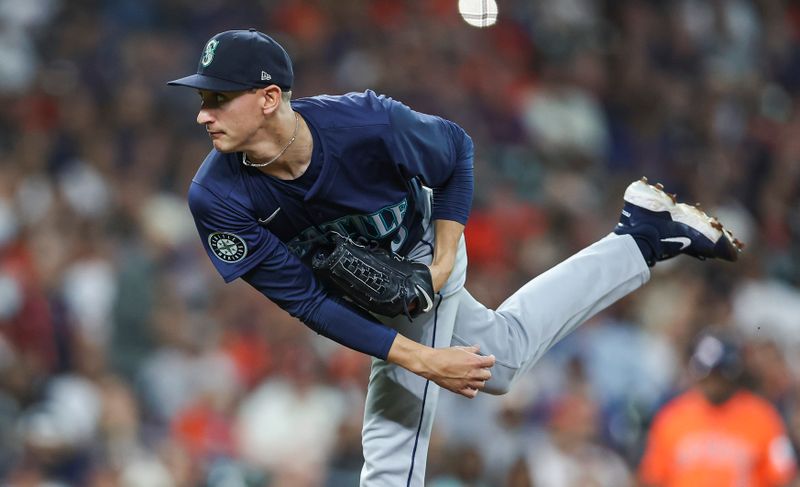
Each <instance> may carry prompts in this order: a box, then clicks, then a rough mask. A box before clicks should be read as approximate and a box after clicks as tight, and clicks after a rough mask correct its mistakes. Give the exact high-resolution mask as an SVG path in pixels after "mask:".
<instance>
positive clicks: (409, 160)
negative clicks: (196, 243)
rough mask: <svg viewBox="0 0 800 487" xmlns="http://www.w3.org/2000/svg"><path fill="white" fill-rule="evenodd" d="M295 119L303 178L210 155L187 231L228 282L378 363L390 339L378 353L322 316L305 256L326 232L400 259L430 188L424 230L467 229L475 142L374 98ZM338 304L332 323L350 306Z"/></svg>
mask: <svg viewBox="0 0 800 487" xmlns="http://www.w3.org/2000/svg"><path fill="white" fill-rule="evenodd" d="M292 108H293V109H294V110H295V111H297V112H298V113H300V114H301V115H302V116H303V118H304V119H305V121H306V122H307V124H308V126H309V128H310V130H311V135H312V137H313V143H314V150H313V152H312V160H311V164H310V166H309V169H308V170H307V174H304V175H303V176H301V178H298V180H294V181H284V180H280V179H278V178H275V177H273V176H270V175H267V174H264V173H263V172H261V171H259V170H258V169H257V168H252V167H247V166H244V165H243V164H242V162H241V161H242V154H241V153H231V154H223V153H220V152H217V151H216V150H212V151H211V152H210V153H209V155H208V157H206V160H205V161H204V162H203V164H202V165H201V167H200V169H199V170H198V172H197V174H196V175H195V177H194V179H193V180H192V184H191V187H190V189H189V206H190V209H191V211H192V215H193V216H194V219H195V224H196V225H197V229H198V231H199V233H200V236H201V238H202V241H203V245H204V246H205V249H206V252H208V255H209V257H210V258H211V260H212V262H213V263H214V266H215V267H216V269H217V270H218V271H219V273H220V274H221V275H222V277H223V278H224V279H225V281H226V282H230V281H232V280H234V279H236V278H239V277H245V279H246V280H248V282H250V283H251V284H253V285H254V286H256V287H257V288H258V289H259V290H260V291H261V292H263V293H264V294H265V295H266V296H267V297H269V298H270V299H271V300H273V301H275V302H276V303H277V304H278V305H280V306H281V307H282V308H284V309H285V310H287V311H288V312H289V313H290V314H292V315H293V316H295V317H298V318H300V319H301V320H302V321H303V322H304V323H306V324H307V325H309V326H310V327H311V328H312V329H315V330H316V331H318V332H320V333H323V334H325V335H326V336H329V337H331V338H333V339H335V340H337V341H339V342H340V343H343V344H345V345H347V346H350V347H351V348H356V349H358V350H361V351H365V352H367V353H370V354H372V355H375V356H379V357H381V358H383V357H385V353H386V352H388V345H391V341H389V342H388V345H386V343H385V342H386V341H387V340H389V339H392V340H393V338H394V334H391V333H388V332H385V331H383V330H381V332H380V333H379V334H382V335H381V337H382V338H381V340H380V341H381V343H382V347H383V348H381V349H380V350H379V349H378V348H376V347H375V346H373V344H371V343H366V344H365V341H364V336H363V332H361V331H357V332H356V334H357V335H359V336H356V337H351V336H349V334H348V333H344V332H343V330H337V329H335V328H336V327H337V326H340V325H339V324H338V322H339V321H341V318H342V317H341V316H337V319H336V320H334V319H332V316H329V313H330V309H332V308H334V306H333V305H332V303H327V305H325V306H323V304H325V303H326V300H331V299H332V298H331V297H330V296H328V295H327V293H326V292H325V290H324V289H323V288H322V286H321V285H320V284H319V283H318V282H317V280H316V279H315V277H314V275H313V273H312V271H311V269H310V268H309V266H308V260H309V257H310V254H311V251H312V249H313V248H314V246H315V245H316V244H318V243H319V242H320V241H321V240H322V239H323V238H324V234H325V233H326V232H328V231H330V230H335V231H337V232H339V233H342V234H348V235H350V236H351V237H352V238H354V239H360V240H367V241H370V242H374V243H375V244H376V245H379V246H382V247H384V248H388V249H391V250H393V251H396V252H399V253H401V254H405V253H406V252H408V251H409V250H410V249H411V248H413V246H414V245H416V244H417V243H418V242H419V239H420V237H421V235H422V232H423V228H422V223H423V221H422V218H423V216H422V204H423V202H422V201H421V200H420V199H421V197H422V195H424V194H425V193H424V192H422V190H421V185H425V186H428V187H431V188H433V195H434V201H433V214H432V219H446V220H454V221H458V222H460V223H466V220H467V217H468V215H469V210H470V204H471V199H472V159H473V148H472V141H471V140H470V138H469V136H468V135H467V134H466V133H465V132H464V131H463V129H461V128H460V127H459V126H458V125H456V124H454V123H452V122H450V121H447V120H444V119H442V118H439V117H436V116H432V115H425V114H421V113H418V112H415V111H413V110H411V109H409V108H408V107H407V106H405V105H403V104H402V103H399V102H397V101H394V100H392V99H391V98H388V97H384V96H379V95H376V94H375V93H374V92H372V91H367V92H364V93H351V94H347V95H342V96H317V97H312V98H302V99H298V100H296V101H294V102H292ZM337 303H338V304H337V305H336V306H335V308H336V309H337V311H336V313H340V312H342V310H341V309H340V308H341V306H344V307H347V305H344V304H342V303H341V302H338V301H337ZM326 310H327V311H326ZM358 316H360V317H361V319H366V317H364V315H363V314H361V313H359V314H358ZM331 327H334V329H331ZM373 328H376V329H379V328H380V327H378V325H375V326H374V327H373ZM370 333H373V334H374V333H375V332H374V330H373V332H370ZM377 336H378V335H374V336H372V338H373V339H377ZM353 340H355V342H353Z"/></svg>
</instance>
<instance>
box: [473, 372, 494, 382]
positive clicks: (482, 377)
mask: <svg viewBox="0 0 800 487" xmlns="http://www.w3.org/2000/svg"><path fill="white" fill-rule="evenodd" d="M475 378H476V379H480V380H484V381H486V380H489V379H491V378H492V371H491V370H489V369H479V370H478V371H476V372H475Z"/></svg>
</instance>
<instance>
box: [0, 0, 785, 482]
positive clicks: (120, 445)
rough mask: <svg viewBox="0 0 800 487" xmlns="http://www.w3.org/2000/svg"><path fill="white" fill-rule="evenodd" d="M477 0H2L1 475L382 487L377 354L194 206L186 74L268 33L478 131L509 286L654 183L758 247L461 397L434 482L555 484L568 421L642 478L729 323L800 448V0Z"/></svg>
mask: <svg viewBox="0 0 800 487" xmlns="http://www.w3.org/2000/svg"><path fill="white" fill-rule="evenodd" d="M456 3H457V2H456V1H455V0H405V1H400V0H374V1H367V0H347V1H344V0H319V1H313V0H283V1H280V2H278V1H268V0H264V1H261V2H250V1H244V0H225V1H223V0H206V1H202V2H197V1H190V0H105V1H101V0H0V106H2V109H0V485H4V486H5V485H8V486H26V487H27V486H35V487H44V486H47V487H56V486H58V487H60V486H91V487H112V486H118V487H138V486H148V487H149V486H153V487H162V486H163V487H168V486H175V487H188V486H233V487H238V486H265V485H268V486H292V487H303V486H333V487H336V486H349V485H355V484H356V480H355V479H357V475H358V471H359V469H360V464H361V452H360V423H361V415H362V404H363V399H364V393H365V384H366V381H367V374H368V366H369V360H368V358H367V357H364V356H362V355H360V354H358V353H355V352H351V351H349V350H347V349H344V348H343V347H340V346H338V345H336V344H333V343H332V342H328V341H326V340H324V339H321V338H319V337H317V336H315V335H314V334H313V333H312V332H310V331H309V330H308V329H307V328H306V327H304V326H303V325H302V324H300V323H298V322H296V321H295V320H293V319H291V318H290V317H288V315H286V314H285V313H284V312H282V311H281V310H280V309H278V308H277V307H276V306H274V305H273V304H271V303H270V302H268V301H267V300H266V299H264V298H263V297H262V296H261V295H259V294H258V293H257V292H255V291H253V290H252V289H250V288H249V287H248V286H247V285H246V284H244V283H241V282H236V283H233V284H230V285H224V284H223V282H222V279H221V278H219V277H218V275H217V274H216V273H215V271H214V270H213V268H212V266H211V265H210V262H209V261H208V258H207V256H206V255H205V253H204V252H203V250H202V248H201V245H200V242H199V239H198V237H197V235H196V234H195V231H194V227H193V223H192V221H191V218H190V215H189V213H188V209H187V206H186V201H185V195H186V191H187V188H188V185H189V181H190V179H191V177H192V175H193V174H194V172H195V170H196V169H197V167H198V165H199V164H200V162H201V161H202V160H203V158H204V157H205V155H206V153H207V151H208V150H209V148H210V144H209V141H208V139H207V137H206V135H205V132H204V130H202V128H200V127H198V126H197V125H196V124H195V122H194V119H195V115H196V110H197V108H198V100H197V95H196V94H195V93H193V92H192V91H191V90H185V89H174V88H168V87H166V86H165V82H166V81H167V80H170V79H174V78H176V77H179V76H182V75H185V74H188V73H190V72H192V70H194V69H195V67H196V63H197V60H198V57H199V55H200V53H201V51H202V48H203V46H204V45H205V42H206V41H207V39H208V38H209V37H210V36H211V35H213V34H214V33H216V32H219V31H222V30H228V29H231V28H246V27H251V26H252V27H256V28H258V29H260V30H263V31H265V32H268V33H270V34H272V35H274V36H275V37H276V38H277V39H278V40H279V41H280V42H282V43H283V44H284V45H285V47H286V48H287V50H288V51H289V53H290V54H291V56H292V57H293V59H294V63H295V74H296V86H295V89H294V96H295V97H302V96H309V95H315V94H319V93H329V94H337V93H345V92H348V91H362V90H364V89H367V88H371V89H374V90H376V91H378V92H382V93H385V94H387V95H390V96H392V97H394V98H395V99H399V100H401V101H403V102H405V103H406V104H408V105H410V106H411V107H412V108H414V109H416V110H419V111H423V112H429V113H433V114H437V115H441V116H443V117H446V118H449V119H451V120H453V121H455V122H457V123H459V124H460V125H462V126H463V127H464V128H465V129H466V130H467V131H468V132H469V133H470V134H471V135H472V137H473V139H474V141H475V144H476V159H475V170H476V176H477V177H476V194H475V201H474V209H473V212H472V217H471V220H470V223H469V225H468V227H467V237H468V240H467V242H468V246H469V253H470V259H471V260H470V261H471V264H470V268H469V277H468V288H469V289H470V290H471V292H472V293H473V294H474V295H476V296H477V297H478V298H479V299H480V300H482V301H483V302H484V303H485V304H486V305H488V306H490V307H494V306H496V305H498V304H499V303H500V302H502V300H503V299H504V298H505V297H506V296H507V295H509V294H510V293H511V292H512V291H513V290H515V289H516V288H517V287H518V286H520V285H521V284H522V283H524V282H525V281H526V280H527V279H529V278H531V277H532V276H535V275H537V274H539V273H541V272H542V271H544V270H546V269H547V268H549V267H550V266H552V265H554V264H556V263H558V262H559V261H561V260H563V259H564V258H566V257H567V256H569V255H570V254H572V253H573V252H575V251H577V250H578V249H580V248H582V247H584V246H586V245H588V244H589V243H591V242H593V241H595V240H596V239H598V238H600V237H602V236H603V235H605V234H606V233H608V232H609V231H610V230H611V229H612V227H613V225H614V224H615V223H616V220H617V215H618V212H619V210H620V208H621V195H622V191H623V190H624V188H625V186H626V184H627V183H629V182H630V181H632V180H634V179H637V178H639V177H640V176H642V175H647V176H648V177H649V178H650V180H651V182H655V181H661V182H662V183H664V185H665V186H666V187H667V189H668V190H670V191H675V192H677V193H678V194H679V195H680V196H681V197H682V198H684V199H685V200H688V201H689V202H693V201H702V202H703V204H704V208H705V209H706V210H707V211H709V212H710V213H712V214H715V215H717V216H719V217H720V219H721V220H722V221H723V222H725V223H726V224H727V225H728V226H729V227H730V228H731V229H733V230H734V232H735V233H736V234H737V235H738V236H739V237H740V238H741V239H742V240H744V241H745V242H746V243H747V248H746V251H745V252H744V253H743V254H742V256H741V260H740V262H738V263H737V264H729V263H720V262H706V263H701V262H697V261H694V260H692V259H690V258H686V257H681V258H678V259H675V260H673V261H670V262H668V263H663V264H659V265H658V266H657V268H656V269H655V271H654V273H653V277H652V280H651V282H650V283H649V284H648V285H647V286H646V287H645V288H643V289H642V290H640V291H638V292H637V293H635V294H634V295H632V296H631V297H629V298H626V299H625V300H623V301H622V302H620V303H619V304H618V305H615V306H614V307H613V308H611V309H609V310H607V311H606V312H604V313H602V314H601V315H600V316H598V317H596V318H595V319H593V320H591V322H589V323H587V324H585V325H584V326H583V327H582V328H581V329H580V330H579V331H578V332H576V333H575V334H574V335H572V336H570V337H569V338H568V339H567V340H566V341H564V342H562V343H561V344H559V345H558V346H557V347H556V348H554V349H553V350H552V351H551V352H549V353H548V355H547V356H546V357H545V358H544V359H543V360H542V362H540V363H539V364H538V365H537V367H536V368H535V369H534V371H533V372H532V373H531V375H530V377H528V378H526V380H524V381H523V382H522V383H521V384H519V385H518V386H517V388H516V389H515V390H514V392H513V393H512V394H510V395H508V396H505V397H501V398H493V397H488V396H479V398H478V399H476V400H474V401H468V400H461V399H459V398H457V397H456V396H454V395H452V394H443V395H442V399H441V404H440V410H439V416H438V419H437V423H436V428H435V436H434V441H433V443H432V446H431V451H430V455H429V457H430V458H429V467H428V476H429V479H430V482H429V483H430V485H435V486H440V487H443V486H448V487H449V486H466V485H485V486H503V485H509V486H510V485H526V484H525V483H524V480H521V479H524V478H526V477H527V478H528V479H532V478H534V477H537V476H539V477H540V478H547V477H546V473H547V471H548V468H549V467H550V466H552V465H554V464H556V463H557V460H558V458H559V455H561V456H563V455H564V454H563V452H561V453H560V451H561V450H560V449H559V448H560V446H561V445H563V444H565V442H566V443H567V444H571V445H578V446H579V447H580V448H579V449H580V451H582V452H584V454H583V457H582V458H584V460H582V461H581V462H578V463H577V464H576V465H577V466H578V467H580V468H586V469H587V471H589V472H590V473H589V474H587V475H588V477H587V478H593V479H595V481H597V479H599V478H604V479H612V480H611V484H606V483H599V482H598V483H597V484H596V485H618V486H622V485H626V482H628V481H629V480H630V478H631V477H630V476H631V475H632V473H633V472H634V471H635V469H636V468H637V465H638V462H639V460H640V457H641V454H642V448H643V442H644V441H645V438H646V433H647V431H648V426H649V424H650V421H651V420H652V417H653V414H654V412H655V411H656V410H657V409H658V408H659V407H660V406H661V405H663V403H664V402H665V401H666V400H668V399H669V398H671V397H673V396H674V395H675V394H676V393H678V392H680V391H682V390H684V389H685V388H686V387H687V386H689V385H690V384H691V378H690V377H689V374H688V369H687V366H686V364H687V351H688V349H689V346H690V344H691V343H692V342H693V340H694V337H695V336H696V334H697V332H698V331H699V330H701V329H703V328H705V327H706V326H709V325H717V326H722V327H725V328H727V329H729V330H731V331H735V332H737V333H739V334H740V335H741V336H743V337H744V338H745V348H744V352H745V354H744V356H745V364H746V372H747V378H748V383H749V386H750V387H751V388H752V389H753V390H755V391H757V392H758V393H760V394H762V395H763V396H764V397H766V398H767V399H768V400H769V401H771V402H772V404H774V405H775V406H776V407H777V408H778V410H779V411H780V413H781V414H782V416H783V419H784V420H785V422H786V425H787V428H788V429H789V433H790V437H791V440H792V442H793V444H794V446H795V447H798V446H800V401H798V399H800V395H799V393H800V375H799V374H798V369H800V354H799V353H798V351H800V348H799V345H800V344H799V343H798V342H800V333H798V330H800V323H798V322H799V321H800V288H798V286H799V285H800V197H799V196H800V111H799V110H798V108H800V107H799V106H798V102H800V97H799V96H798V95H800V5H798V4H797V2H792V1H788V0H785V1H781V0H674V1H670V2H661V1H655V0H653V1H647V0H606V1H602V0H596V1H592V0H501V1H500V2H499V8H500V15H499V18H498V23H497V24H496V25H495V26H493V27H491V28H487V29H476V28H473V27H470V26H468V25H467V24H465V23H464V22H463V21H462V19H461V18H460V17H459V15H458V12H457V8H456ZM581 448H582V449H581ZM590 469H593V470H590ZM543 472H544V473H543ZM592 472H600V473H592ZM542 475H544V477H542ZM556 482H557V479H556ZM536 485H554V486H555V485H560V484H558V483H546V481H542V482H540V483H539V484H536ZM581 485H595V484H588V483H586V484H581Z"/></svg>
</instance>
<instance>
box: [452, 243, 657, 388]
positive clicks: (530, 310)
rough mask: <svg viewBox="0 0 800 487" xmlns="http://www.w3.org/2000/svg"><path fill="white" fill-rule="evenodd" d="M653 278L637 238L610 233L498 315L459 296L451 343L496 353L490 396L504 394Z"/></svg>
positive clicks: (531, 286)
mask: <svg viewBox="0 0 800 487" xmlns="http://www.w3.org/2000/svg"><path fill="white" fill-rule="evenodd" d="M649 277H650V270H649V268H648V267H647V265H646V263H645V261H644V259H643V258H642V254H641V252H640V251H639V248H638V246H637V245H636V243H635V242H634V240H633V238H631V237H629V236H627V235H625V236H620V235H609V236H607V237H606V238H604V239H602V240H600V241H599V242H597V243H595V244H593V245H591V246H589V247H587V248H586V249H584V250H582V251H580V252H578V253H577V254H575V255H573V256H572V257H570V258H569V259H567V260H565V261H564V262H562V263H560V264H558V265H556V266H555V267H553V268H552V269H550V270H548V271H547V272H545V273H543V274H541V275H539V276H538V277H536V278H535V279H533V280H531V281H529V282H528V283H527V284H525V285H524V286H523V287H522V288H520V289H519V290H518V291H517V292H515V293H514V294H513V295H511V296H510V297H509V298H508V299H507V300H506V301H505V302H504V303H503V304H502V305H500V307H499V308H498V309H497V311H493V310H490V309H487V308H486V307H485V306H483V305H482V304H480V303H479V302H478V301H476V300H475V298H473V297H472V296H471V295H470V294H469V293H468V292H466V291H463V292H461V293H459V296H460V300H461V301H460V303H459V308H458V314H457V316H456V327H455V330H454V335H453V342H452V344H453V345H472V344H478V345H480V347H481V353H482V354H494V355H495V357H496V358H497V363H496V365H495V366H494V368H493V369H492V378H491V379H490V380H489V381H488V382H487V384H486V389H485V392H489V393H492V394H503V393H505V392H507V391H508V387H509V386H510V384H511V382H513V380H514V379H515V377H517V375H518V374H519V373H521V372H524V371H526V370H528V369H529V368H530V367H531V366H533V364H534V363H536V361H537V360H538V359H539V358H540V357H541V356H542V355H543V354H544V353H545V352H546V351H547V350H549V349H550V347H552V346H553V345H554V344H555V343H556V342H558V341H559V340H561V339H562V338H564V337H565V336H566V335H567V334H569V333H570V332H572V331H573V330H574V329H575V328H577V327H578V325H580V324H581V323H583V322H584V321H586V320H587V319H588V318H590V317H591V316H593V315H594V314H596V313H597V312H599V311H600V310H602V309H604V308H606V307H607V306H609V305H611V304H612V303H614V302H615V301H617V300H618V299H620V298H622V297H623V296H625V295H627V294H628V293H630V292H632V291H634V290H635V289H637V288H639V287H640V286H641V285H642V284H644V283H645V282H647V280H648V279H649Z"/></svg>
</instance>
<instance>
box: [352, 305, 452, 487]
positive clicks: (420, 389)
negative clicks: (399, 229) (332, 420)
mask: <svg viewBox="0 0 800 487" xmlns="http://www.w3.org/2000/svg"><path fill="white" fill-rule="evenodd" d="M458 302H459V299H458V298H457V295H452V296H449V297H446V298H444V299H441V298H439V297H437V302H436V307H435V308H434V310H433V311H431V312H429V313H426V314H424V315H421V316H420V317H418V318H417V319H415V320H414V321H413V322H411V323H408V320H406V318H405V317H400V318H398V319H397V320H395V321H394V322H393V323H392V325H393V326H395V327H396V328H397V329H398V331H399V332H400V333H401V334H403V335H404V336H406V337H408V338H411V339H412V340H415V341H417V342H419V343H422V344H425V345H429V346H432V347H446V346H449V344H450V341H451V338H452V334H453V323H454V321H455V316H456V309H457V306H458ZM403 321H405V323H404V322H403ZM438 399H439V386H437V385H436V384H434V383H433V382H429V381H427V380H425V379H423V378H422V377H420V376H418V375H416V374H413V373H411V372H409V371H407V370H405V369H403V368H402V367H399V366H397V365H394V364H390V363H388V362H385V361H383V360H378V359H373V361H372V370H371V373H370V379H369V388H368V390H367V400H366V407H365V411H364V429H363V432H362V443H363V449H364V467H363V468H362V470H361V486H362V487H395V486H411V487H422V486H423V485H424V480H425V463H426V459H427V456H428V443H429V441H430V435H431V430H432V428H433V418H434V416H435V413H436V404H437V402H438Z"/></svg>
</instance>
